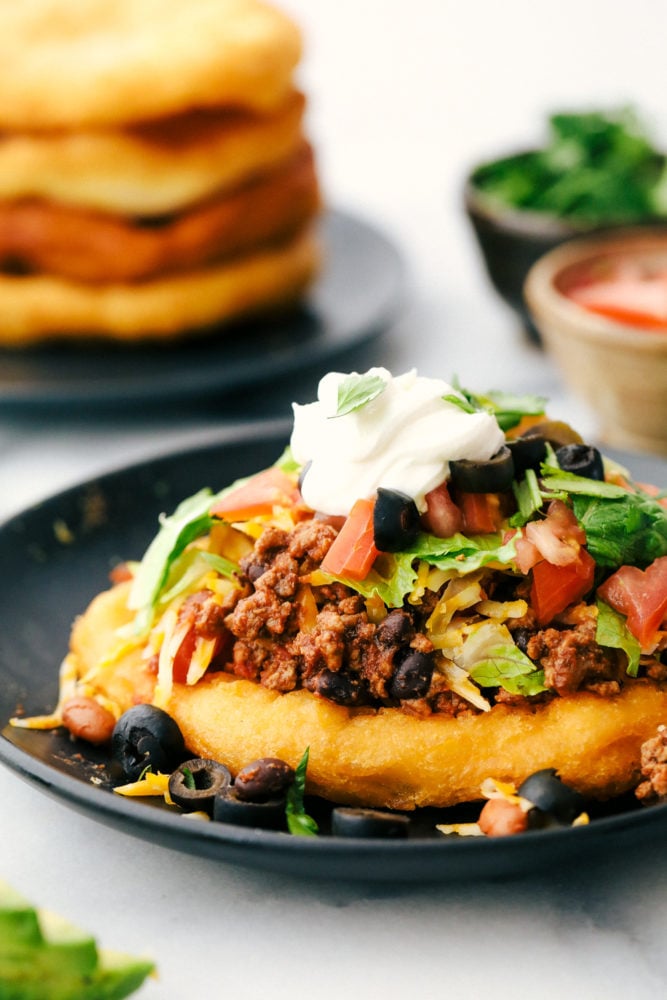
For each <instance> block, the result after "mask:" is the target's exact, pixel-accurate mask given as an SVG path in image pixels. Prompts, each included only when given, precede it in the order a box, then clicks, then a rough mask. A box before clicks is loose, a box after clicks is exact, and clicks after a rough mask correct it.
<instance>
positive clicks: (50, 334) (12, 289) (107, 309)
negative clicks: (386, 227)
mask: <svg viewBox="0 0 667 1000" xmlns="http://www.w3.org/2000/svg"><path fill="white" fill-rule="evenodd" d="M318 265H319V244H318V241H317V239H316V237H315V236H314V234H313V233H312V232H311V231H310V230H306V231H305V232H303V233H301V234H298V235H297V236H296V237H295V238H294V239H292V240H290V241H289V242H287V243H285V244H283V245H276V246H273V247H267V248H264V249H262V250H259V251H257V252H253V253H251V254H248V255H246V256H243V257H240V258H234V259H233V260H232V261H230V262H227V263H222V264H217V265H211V266H208V267H205V268H200V269H195V270H192V271H188V272H185V273H181V274H178V275H172V276H167V277H166V278H159V279H156V280H154V281H146V282H143V283H136V284H108V285H102V284H98V285H93V284H83V283H77V282H72V281H67V280H65V279H61V278H56V277H51V276H47V275H39V276H27V277H14V276H11V275H0V315H1V316H2V319H1V320H0V344H2V345H4V346H23V345H26V344H30V343H36V342H40V341H44V340H47V339H49V338H56V339H63V338H65V339H83V340H88V339H90V338H103V339H115V340H125V341H139V340H149V339H168V338H176V337H182V336H185V335H187V333H188V332H192V331H193V330H195V329H199V328H204V327H208V326H212V325H217V324H221V323H224V322H228V321H230V320H232V319H237V318H239V317H242V316H246V315H249V314H252V313H257V312H262V311H265V310H268V309H271V308H273V307H278V306H280V305H282V304H287V303H290V302H292V301H294V300H296V299H297V298H298V297H299V296H300V295H301V294H302V292H303V290H304V288H305V287H306V286H307V285H308V283H309V282H310V281H311V280H312V278H313V276H314V275H315V273H316V272H317V269H318Z"/></svg>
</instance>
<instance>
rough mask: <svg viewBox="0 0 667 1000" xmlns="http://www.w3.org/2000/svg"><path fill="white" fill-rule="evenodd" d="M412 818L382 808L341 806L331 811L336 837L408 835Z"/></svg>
mask: <svg viewBox="0 0 667 1000" xmlns="http://www.w3.org/2000/svg"><path fill="white" fill-rule="evenodd" d="M409 825H410V820H409V818H408V817H407V816H403V815H402V814H401V813H391V812H382V811H381V810H380V809H354V808H351V807H347V806H339V807H338V808H336V809H334V810H333V811H332V813H331V832H332V834H333V835H334V836H335V837H388V838H392V839H398V838H400V837H407V835H408V827H409Z"/></svg>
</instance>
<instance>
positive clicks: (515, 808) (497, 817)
mask: <svg viewBox="0 0 667 1000" xmlns="http://www.w3.org/2000/svg"><path fill="white" fill-rule="evenodd" d="M477 822H478V823H479V827H480V830H481V831H482V833H485V834H486V836H487V837H504V836H507V834H511V833H523V832H524V830H526V829H527V828H528V814H527V813H525V812H524V811H523V809H522V808H521V806H520V805H518V803H516V802H508V801H507V799H489V801H488V802H487V803H486V805H485V806H484V808H483V809H482V811H481V813H480V814H479V819H478V821H477Z"/></svg>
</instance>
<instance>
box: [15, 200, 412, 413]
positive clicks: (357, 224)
mask: <svg viewBox="0 0 667 1000" xmlns="http://www.w3.org/2000/svg"><path fill="white" fill-rule="evenodd" d="M321 225H322V234H323V244H324V253H325V266H324V268H323V271H322V276H321V278H320V279H319V281H318V282H317V283H316V284H315V286H314V287H313V290H312V292H311V293H310V295H309V296H308V298H307V300H306V302H305V304H304V306H303V307H302V308H300V309H299V310H298V311H296V312H294V313H290V314H289V316H285V317H282V318H281V319H278V320H274V321H267V320H264V321H262V322H258V321H254V322H246V323H243V324H238V325H237V326H235V327H228V328H226V329H225V330H224V331H223V332H221V333H220V335H219V336H216V335H215V334H211V335H210V336H205V337H204V336H200V337H197V338H193V339H191V340H184V341H183V342H180V343H173V344H172V343H167V344H163V345H159V346H158V345H156V344H147V345H140V344H135V345H125V344H118V345H115V344H97V343H89V344H67V343H61V344H58V345H54V346H44V347H34V348H28V349H26V350H19V351H10V350H6V349H5V350H2V349H0V408H2V409H12V410H15V409H20V408H24V407H30V408H34V407H48V406H57V407H62V406H64V405H66V404H73V403H86V404H90V405H95V406H98V407H100V406H105V405H107V406H108V405H115V404H118V403H121V404H122V405H123V406H126V405H128V404H135V405H141V404H145V403H149V402H151V401H155V400H165V401H169V402H177V401H179V400H180V401H183V400H187V399H192V398H197V399H201V398H202V396H204V395H213V394H215V396H216V398H217V399H220V398H221V397H222V396H224V394H225V393H227V392H232V391H237V390H238V389H241V388H244V387H246V386H249V385H253V384H256V383H260V382H263V381H265V380H267V379H274V378H276V377H277V376H280V375H285V374H289V373H291V372H295V371H301V370H303V369H304V368H307V367H309V366H311V365H315V364H318V363H320V362H322V361H324V360H328V359H331V358H334V357H336V356H337V355H339V354H342V353H344V352H345V351H349V350H351V349H353V348H355V347H358V346H361V345H362V344H364V343H366V342H367V341H368V340H370V339H371V338H372V337H373V336H375V335H377V334H379V333H381V332H382V331H383V330H384V329H386V327H387V325H388V324H389V322H390V321H391V319H392V318H393V316H394V314H395V312H396V310H397V307H398V305H399V303H400V300H401V296H402V293H403V290H404V284H405V270H404V265H403V261H402V258H401V256H400V255H399V253H398V251H397V249H396V248H395V247H394V245H393V244H392V243H391V242H390V241H389V240H388V239H387V237H386V236H384V235H383V234H382V233H380V232H379V231H378V230H377V229H375V228H374V227H373V226H371V225H369V224H368V223H366V222H363V221H361V220H360V219H356V218H354V217H352V216H350V215H346V214H344V213H342V212H331V213H329V214H327V215H326V216H325V217H324V218H323V220H322V224H321Z"/></svg>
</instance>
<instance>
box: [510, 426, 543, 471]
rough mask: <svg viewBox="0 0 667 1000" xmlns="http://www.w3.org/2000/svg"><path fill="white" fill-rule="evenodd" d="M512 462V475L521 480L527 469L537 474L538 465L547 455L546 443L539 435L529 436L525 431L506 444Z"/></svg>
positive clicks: (528, 432)
mask: <svg viewBox="0 0 667 1000" xmlns="http://www.w3.org/2000/svg"><path fill="white" fill-rule="evenodd" d="M507 447H508V448H509V450H510V451H511V452H512V458H513V460H514V475H515V477H516V478H517V479H521V478H522V476H523V475H524V474H525V472H526V471H527V470H528V469H534V470H535V471H536V472H539V469H540V464H541V463H542V462H543V461H544V459H545V458H546V454H547V442H546V440H545V439H544V438H543V437H542V435H541V434H539V433H538V434H531V433H530V431H527V432H526V433H525V434H522V435H521V437H518V438H514V440H512V441H508V442H507Z"/></svg>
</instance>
